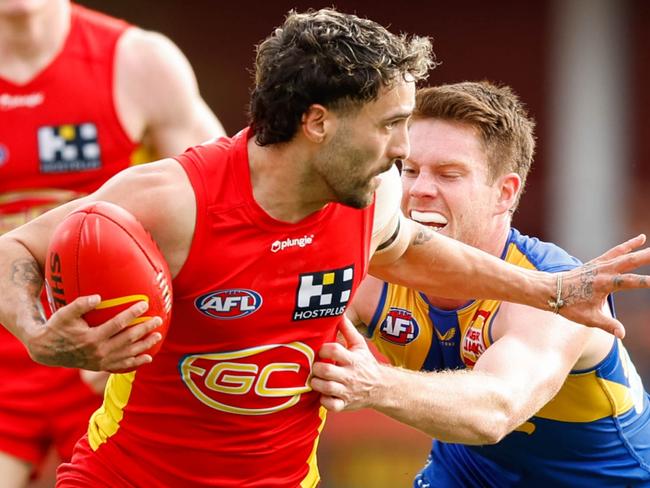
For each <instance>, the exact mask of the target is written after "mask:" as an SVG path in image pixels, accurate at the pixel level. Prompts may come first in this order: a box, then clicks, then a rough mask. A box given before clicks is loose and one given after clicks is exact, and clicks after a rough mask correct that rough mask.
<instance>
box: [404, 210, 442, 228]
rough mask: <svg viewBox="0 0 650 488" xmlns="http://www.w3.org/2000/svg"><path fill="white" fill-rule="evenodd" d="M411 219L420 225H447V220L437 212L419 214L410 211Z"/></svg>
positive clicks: (416, 211)
mask: <svg viewBox="0 0 650 488" xmlns="http://www.w3.org/2000/svg"><path fill="white" fill-rule="evenodd" d="M411 218H412V219H413V220H415V221H416V222H420V223H422V224H437V225H439V226H444V225H447V219H446V218H445V217H444V215H441V214H439V213H438V212H419V211H418V210H411Z"/></svg>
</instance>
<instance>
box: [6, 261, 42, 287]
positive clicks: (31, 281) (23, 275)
mask: <svg viewBox="0 0 650 488" xmlns="http://www.w3.org/2000/svg"><path fill="white" fill-rule="evenodd" d="M11 281H12V283H14V284H16V285H18V286H21V287H25V288H27V289H28V290H29V291H30V293H31V294H32V295H34V296H38V295H39V294H40V293H41V288H42V287H43V277H42V276H41V271H40V270H39V269H38V265H37V264H36V262H35V261H34V260H32V259H25V258H23V259H17V260H16V261H14V262H13V263H11Z"/></svg>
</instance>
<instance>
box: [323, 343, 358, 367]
mask: <svg viewBox="0 0 650 488" xmlns="http://www.w3.org/2000/svg"><path fill="white" fill-rule="evenodd" d="M318 356H319V357H320V358H321V359H328V360H330V361H333V362H335V363H338V364H351V363H352V356H351V354H350V351H348V350H347V349H346V348H345V346H343V345H341V344H339V343H338V342H328V343H326V344H323V346H322V347H321V348H320V351H318Z"/></svg>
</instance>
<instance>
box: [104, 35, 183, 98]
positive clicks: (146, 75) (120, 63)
mask: <svg viewBox="0 0 650 488" xmlns="http://www.w3.org/2000/svg"><path fill="white" fill-rule="evenodd" d="M116 63H117V67H118V68H120V69H121V70H122V71H123V72H125V73H126V74H127V75H131V78H132V79H133V80H135V81H137V80H142V81H151V82H154V81H155V82H156V83H154V84H152V85H149V86H148V88H149V89H150V90H151V89H155V88H156V86H159V85H162V86H165V85H167V84H168V83H170V82H175V83H181V84H182V83H188V82H189V83H190V84H191V85H192V84H195V83H196V80H195V78H194V74H193V72H192V69H191V67H190V65H189V62H188V61H187V59H186V58H185V56H184V55H183V53H182V52H181V50H180V49H179V48H178V47H177V46H176V44H174V43H173V42H172V41H171V40H170V39H169V38H168V37H166V36H164V35H163V34H160V33H158V32H152V31H146V30H143V29H140V28H139V27H131V28H129V29H128V30H127V31H126V32H125V33H124V34H123V35H122V37H121V38H120V40H119V43H118V53H117V61H116Z"/></svg>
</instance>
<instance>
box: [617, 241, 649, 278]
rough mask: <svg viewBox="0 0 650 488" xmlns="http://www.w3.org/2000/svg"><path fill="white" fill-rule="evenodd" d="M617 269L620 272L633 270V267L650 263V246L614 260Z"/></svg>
mask: <svg viewBox="0 0 650 488" xmlns="http://www.w3.org/2000/svg"><path fill="white" fill-rule="evenodd" d="M613 264H614V266H615V269H616V270H617V271H618V272H619V273H620V272H623V273H624V272H626V271H631V270H633V269H636V268H639V267H641V266H645V265H646V264H650V247H648V248H646V249H642V250H641V251H636V252H633V253H631V254H626V255H625V256H620V257H618V258H617V259H615V260H614V261H613Z"/></svg>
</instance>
